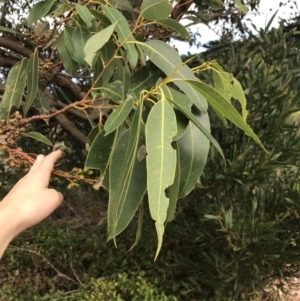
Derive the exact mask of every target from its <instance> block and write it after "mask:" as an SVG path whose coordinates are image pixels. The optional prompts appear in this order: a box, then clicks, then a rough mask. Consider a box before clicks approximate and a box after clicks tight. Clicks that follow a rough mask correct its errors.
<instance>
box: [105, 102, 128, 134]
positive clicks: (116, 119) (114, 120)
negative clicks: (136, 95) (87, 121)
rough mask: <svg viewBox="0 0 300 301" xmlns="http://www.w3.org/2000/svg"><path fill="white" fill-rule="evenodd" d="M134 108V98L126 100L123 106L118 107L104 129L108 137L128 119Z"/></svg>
mask: <svg viewBox="0 0 300 301" xmlns="http://www.w3.org/2000/svg"><path fill="white" fill-rule="evenodd" d="M132 107H133V98H131V99H128V100H126V101H125V102H124V103H123V104H121V105H120V106H118V108H117V109H115V110H114V111H113V112H112V113H111V114H110V115H109V117H108V118H107V120H106V122H105V124H104V129H105V132H106V134H105V135H108V134H110V133H111V132H113V131H115V130H116V129H117V128H118V127H119V126H120V125H121V124H122V123H123V122H124V120H125V119H126V118H127V116H128V114H129V113H130V111H131V109H132Z"/></svg>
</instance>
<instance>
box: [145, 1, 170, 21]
mask: <svg viewBox="0 0 300 301" xmlns="http://www.w3.org/2000/svg"><path fill="white" fill-rule="evenodd" d="M171 11H172V5H171V3H170V1H169V0H144V1H143V3H142V5H141V10H140V15H141V16H142V17H143V18H145V19H147V20H150V21H155V20H157V19H164V18H168V17H169V15H170V14H171Z"/></svg>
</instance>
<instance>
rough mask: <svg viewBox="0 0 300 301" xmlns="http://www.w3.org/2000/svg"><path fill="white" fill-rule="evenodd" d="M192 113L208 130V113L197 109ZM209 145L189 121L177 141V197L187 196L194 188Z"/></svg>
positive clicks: (206, 139)
mask: <svg viewBox="0 0 300 301" xmlns="http://www.w3.org/2000/svg"><path fill="white" fill-rule="evenodd" d="M194 115H195V117H196V118H197V119H198V121H199V123H201V124H202V125H203V127H204V128H206V130H207V131H208V132H210V123H209V118H208V114H204V113H201V112H200V111H199V112H197V113H196V114H195V113H194ZM209 146H210V141H209V139H208V138H207V137H206V136H205V135H204V134H203V133H202V132H201V131H200V130H199V129H198V128H197V127H196V126H195V125H194V124H193V123H192V122H191V121H190V123H189V125H188V127H187V129H186V131H185V133H184V134H183V136H182V137H181V138H180V139H179V140H178V141H177V151H178V163H177V164H179V170H180V172H179V177H180V181H179V192H178V198H183V197H185V196H187V195H188V194H189V193H190V192H191V191H192V190H193V189H194V188H195V185H196V183H197V181H198V180H199V178H200V176H201V174H202V171H203V168H204V166H205V164H206V161H207V156H208V151H209Z"/></svg>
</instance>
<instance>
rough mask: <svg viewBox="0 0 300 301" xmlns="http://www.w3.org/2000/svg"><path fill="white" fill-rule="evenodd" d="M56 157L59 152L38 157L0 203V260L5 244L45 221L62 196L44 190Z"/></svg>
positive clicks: (54, 191)
mask: <svg viewBox="0 0 300 301" xmlns="http://www.w3.org/2000/svg"><path fill="white" fill-rule="evenodd" d="M60 157H61V151H56V152H53V153H51V154H50V155H48V156H46V157H45V156H43V155H39V156H38V157H37V159H36V161H35V163H34V165H33V166H32V167H31V169H30V171H29V172H28V174H27V175H26V176H24V177H23V178H22V179H21V180H20V181H19V182H18V183H17V184H16V185H15V186H14V187H13V189H12V190H11V191H10V192H9V193H8V195H7V196H6V197H5V198H4V199H3V200H2V202H0V257H1V249H2V244H5V241H6V245H7V244H8V243H9V241H10V240H12V239H13V238H14V237H15V236H16V235H18V234H19V233H21V232H22V231H24V230H26V229H28V228H29V227H31V226H33V225H35V224H37V223H39V222H40V221H42V220H43V219H45V218H46V217H47V216H49V215H50V214H51V213H52V212H53V211H54V210H55V209H56V208H57V207H58V206H59V205H60V204H61V203H62V201H63V196H62V194H61V193H59V192H58V191H56V190H54V189H49V188H48V185H49V180H50V176H51V172H52V169H53V166H54V164H55V162H56V161H57V160H58V159H59V158H60ZM5 247H6V246H5ZM3 251H4V250H3Z"/></svg>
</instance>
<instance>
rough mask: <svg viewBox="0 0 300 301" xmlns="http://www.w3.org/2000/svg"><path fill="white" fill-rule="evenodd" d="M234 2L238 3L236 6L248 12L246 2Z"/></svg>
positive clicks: (237, 0)
mask: <svg viewBox="0 0 300 301" xmlns="http://www.w3.org/2000/svg"><path fill="white" fill-rule="evenodd" d="M233 2H234V4H235V5H236V7H237V8H238V9H239V10H240V11H242V12H243V13H244V14H246V13H247V12H248V8H247V6H246V5H245V4H243V3H242V2H241V0H233Z"/></svg>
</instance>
